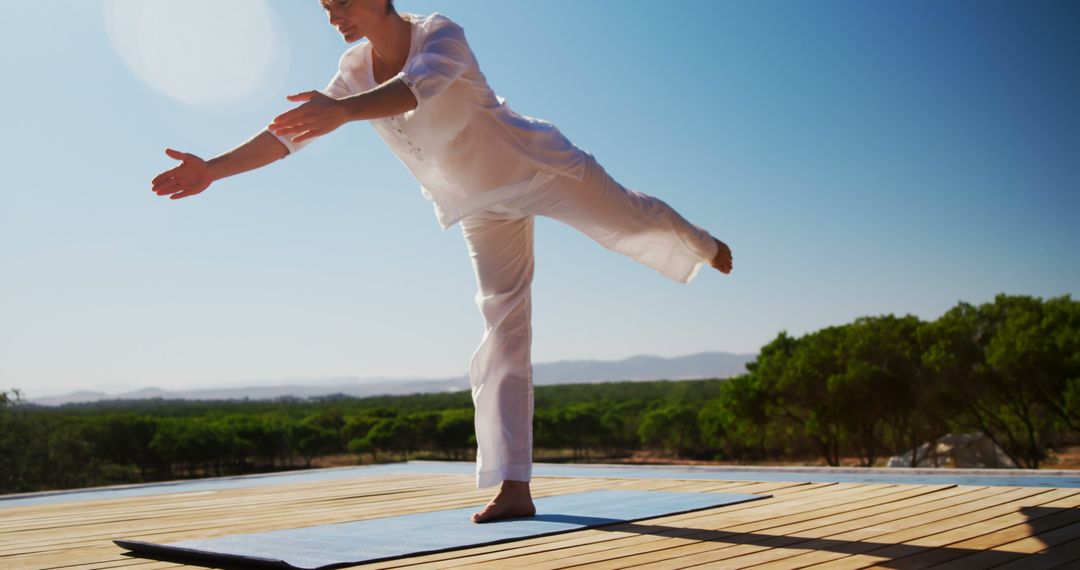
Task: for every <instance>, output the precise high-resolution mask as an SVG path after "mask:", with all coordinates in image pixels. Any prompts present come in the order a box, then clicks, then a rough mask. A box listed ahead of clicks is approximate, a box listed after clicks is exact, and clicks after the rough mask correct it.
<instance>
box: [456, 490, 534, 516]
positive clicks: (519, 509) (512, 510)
mask: <svg viewBox="0 0 1080 570" xmlns="http://www.w3.org/2000/svg"><path fill="white" fill-rule="evenodd" d="M535 514H536V507H535V506H534V505H533V502H532V494H531V493H530V492H529V482H528V481H509V480H507V481H503V484H502V488H501V489H499V493H498V494H497V495H495V498H493V499H491V501H490V502H489V503H488V504H487V505H486V506H485V507H484V508H483V509H481V510H480V512H476V513H473V516H472V522H474V523H484V522H491V521H495V520H499V519H510V518H515V517H531V516H533V515H535Z"/></svg>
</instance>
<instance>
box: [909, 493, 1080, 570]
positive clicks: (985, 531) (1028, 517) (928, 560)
mask: <svg viewBox="0 0 1080 570" xmlns="http://www.w3.org/2000/svg"><path fill="white" fill-rule="evenodd" d="M1077 506H1080V491H1078V493H1075V494H1073V495H1071V496H1068V497H1065V498H1063V499H1060V500H1057V501H1051V502H1049V503H1045V504H1042V505H1040V506H1038V507H1034V508H1021V509H1020V510H1018V511H1016V512H1013V513H1009V514H1006V515H1003V516H999V517H995V518H993V519H989V520H986V521H980V522H977V523H974V524H970V525H966V526H963V527H960V528H957V529H954V530H952V531H948V532H945V533H942V534H940V535H937V536H935V537H934V538H935V540H938V539H940V540H942V541H953V542H946V543H945V544H942V545H940V546H937V547H932V548H930V549H928V550H924V551H922V552H919V553H917V554H914V555H911V556H906V557H896V558H893V559H892V560H890V561H889V568H895V569H904V570H907V569H913V568H928V567H931V566H934V565H938V564H945V563H947V562H949V561H952V560H956V559H959V558H961V557H964V556H967V555H970V554H974V553H987V552H990V553H998V555H997V557H996V564H985V565H984V566H987V567H988V566H996V565H997V564H1003V563H1005V562H1009V561H1010V560H1011V559H1012V557H1010V556H1007V554H1008V553H1006V552H998V551H996V550H994V549H996V548H998V547H1001V546H1003V545H1005V544H1008V543H1010V542H1014V541H1016V540H1020V539H1023V538H1025V537H1028V536H1031V535H1033V534H1035V533H1036V530H1035V529H1041V530H1042V531H1048V530H1053V529H1055V528H1058V527H1062V526H1067V525H1069V524H1071V523H1074V522H1078V521H1080V509H1077V508H1076V507H1077ZM1003 555H1005V556H1003ZM992 558H993V557H990V556H988V557H987V559H986V560H987V561H989V560H990V559H992Z"/></svg>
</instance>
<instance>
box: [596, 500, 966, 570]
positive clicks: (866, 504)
mask: <svg viewBox="0 0 1080 570" xmlns="http://www.w3.org/2000/svg"><path fill="white" fill-rule="evenodd" d="M952 488H954V487H953V486H937V485H926V486H903V487H900V488H899V490H898V491H895V492H892V493H888V492H885V491H886V490H885V489H882V492H880V493H878V494H876V495H874V496H871V497H867V498H864V499H861V500H854V498H853V499H852V500H850V501H842V502H839V503H837V504H831V505H823V506H822V508H818V509H815V510H812V511H807V512H805V513H798V514H791V515H788V516H784V517H780V518H770V519H768V523H770V526H768V527H763V526H761V527H755V530H757V531H762V530H769V531H770V534H779V533H780V532H783V533H785V534H786V533H789V532H796V531H797V529H800V528H803V527H806V526H807V525H806V524H801V523H813V524H820V523H821V521H824V520H826V519H830V518H831V520H834V521H835V520H842V519H845V518H846V519H858V518H861V517H863V516H865V512H866V511H872V512H876V511H877V510H880V509H882V508H888V507H889V506H890V505H891V506H893V507H894V508H895V505H898V504H903V502H904V501H912V500H923V499H925V498H926V496H927V495H930V494H933V493H940V492H942V491H946V490H948V489H952ZM934 496H935V497H937V496H940V495H934ZM715 523H716V521H715V519H714V520H710V521H706V525H705V526H709V527H713V526H715ZM737 528H738V527H735V526H727V525H725V526H724V527H723V528H722V529H721V528H715V529H709V530H702V529H694V528H689V529H686V531H687V532H686V533H685V534H683V535H682V537H683V538H685V539H691V540H692V542H682V543H678V542H677V543H668V544H657V545H655V546H656V547H657V548H655V549H653V550H651V551H650V552H630V553H629V555H628V558H619V559H612V560H604V561H600V562H593V563H589V564H585V565H583V566H582V567H583V568H590V569H595V570H600V569H603V568H627V567H635V566H641V565H645V564H655V563H659V562H663V561H667V560H671V559H673V558H679V557H681V556H686V555H688V554H690V553H692V552H694V551H697V552H701V551H716V550H719V549H721V548H724V547H723V546H718V545H716V544H715V542H714V541H713V539H718V540H721V541H723V540H724V537H723V536H721V535H716V532H718V531H734V530H736V529H737ZM776 529H783V530H776ZM747 535H748V536H747V537H745V538H744V539H737V538H729V540H731V541H732V543H734V544H746V543H749V542H751V541H752V540H753V538H752V534H750V533H747ZM734 536H739V535H738V534H736V535H734ZM795 540H798V539H795ZM697 547H705V548H697ZM679 564H681V562H675V565H679Z"/></svg>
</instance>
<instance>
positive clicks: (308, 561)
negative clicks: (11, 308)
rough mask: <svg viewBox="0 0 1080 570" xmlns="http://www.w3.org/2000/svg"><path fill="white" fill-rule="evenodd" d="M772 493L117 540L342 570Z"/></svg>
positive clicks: (609, 494)
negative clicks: (489, 518) (501, 516)
mask: <svg viewBox="0 0 1080 570" xmlns="http://www.w3.org/2000/svg"><path fill="white" fill-rule="evenodd" d="M769 496H770V495H747V494H730V493H728V494H721V493H676V492H668V491H615V490H602V491H588V492H584V493H571V494H567V495H556V496H552V497H541V498H538V499H535V500H534V502H535V504H536V516H534V517H528V518H518V519H505V520H501V521H495V522H490V523H484V524H476V523H473V522H471V521H470V520H469V516H470V515H471V514H472V513H473V512H475V511H476V510H477V509H476V508H474V507H469V508H463V509H450V510H444V511H432V512H426V513H415V514H410V515H402V516H396V517H386V518H379V519H367V520H362V521H356V522H347V523H337V524H328V525H321V526H313V527H306V528H294V529H287V530H275V531H270V532H259V533H253V534H235V535H231V536H222V537H218V538H208V539H203V540H185V541H181V542H173V543H170V544H154V543H151V542H144V541H138V540H115V541H113V542H115V543H116V544H118V545H120V546H122V547H124V548H127V549H128V550H131V551H133V552H135V553H137V554H139V555H141V556H147V557H150V558H164V559H169V560H172V559H183V560H190V561H200V560H201V561H203V562H206V563H210V564H229V563H232V564H240V565H244V566H252V565H259V566H269V567H275V568H298V569H303V570H312V569H322V568H337V567H340V566H349V565H353V564H358V563H362V562H375V561H377V560H388V559H393V558H402V557H406V556H417V555H421V554H431V553H433V552H443V551H447V550H457V549H461V548H469V547H473V546H480V545H484V544H495V543H499V542H509V541H513V540H521V539H524V538H532V537H537V536H544V535H549V534H558V533H562V532H569V531H574V530H581V529H585V528H591V527H597V526H603V525H609V524H615V523H623V522H630V521H635V520H641V519H650V518H656V517H660V516H664V515H673V514H679V513H686V512H690V511H697V510H701V509H708V508H712V507H719V506H724V505H732V504H735V503H742V502H746V501H753V500H756V499H764V498H767V497H769Z"/></svg>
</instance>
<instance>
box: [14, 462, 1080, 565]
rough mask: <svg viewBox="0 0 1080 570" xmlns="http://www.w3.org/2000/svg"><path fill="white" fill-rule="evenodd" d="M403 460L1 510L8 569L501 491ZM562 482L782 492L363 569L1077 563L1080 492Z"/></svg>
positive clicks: (551, 478)
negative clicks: (131, 545) (136, 544)
mask: <svg viewBox="0 0 1080 570" xmlns="http://www.w3.org/2000/svg"><path fill="white" fill-rule="evenodd" d="M398 465H399V467H398V468H394V467H393V466H384V467H383V468H381V469H373V470H368V471H364V470H357V469H354V470H344V471H342V470H338V471H334V470H326V472H327V473H330V474H331V475H333V476H327V477H322V476H319V477H306V478H300V479H297V478H289V477H278V478H246V479H230V480H228V481H230V482H232V483H233V484H229V485H217V486H215V485H212V484H211V485H203V486H185V485H177V486H156V487H149V488H151V489H154V490H155V491H154V492H155V493H157V494H139V493H134V494H131V493H128V494H124V493H108V492H102V493H97V494H94V493H90V494H84V495H75V494H72V495H57V496H54V497H52V498H53V499H54V500H52V501H39V502H20V501H11V500H8V501H0V568H4V569H15V568H35V569H38V568H132V569H133V570H143V569H145V570H149V569H158V568H207V567H211V566H195V565H185V564H180V563H176V562H161V561H154V560H148V559H144V558H134V557H132V556H129V555H126V554H125V551H124V549H122V548H120V547H118V546H115V545H114V544H113V543H112V539H114V538H134V539H137V540H146V541H153V542H174V541H178V540H185V539H195V538H209V537H216V536H223V535H229V534H237V533H246V532H259V531H268V530H276V529H286V528H296V527H303V526H313V525H320V524H328V523H337V522H347V521H355V520H360V519H369V518H378V517H388V516H395V515H402V514H408V513H417V512H425V511H434V510H443V509H453V508H461V507H471V506H477V507H478V506H480V505H482V504H483V503H484V502H485V501H486V500H487V499H488V498H489V495H490V490H482V491H478V490H476V489H475V488H474V479H473V477H472V476H471V475H469V474H468V473H465V472H463V468H462V465H460V464H448V465H450V466H452V467H453V468H448V469H447V470H446V471H447V473H444V474H440V473H436V472H434V471H437V470H438V469H437V464H434V467H433V464H423V467H422V468H415V466H414V467H412V468H411V467H410V465H413V464H398ZM552 472H556V473H559V475H551V474H547V475H545V474H544V470H542V469H538V470H537V472H536V473H534V479H533V494H534V496H538V497H540V496H547V495H558V494H564V493H571V492H576V491H587V490H595V489H633V490H667V491H696V492H718V493H763V494H770V495H772V497H771V498H768V499H764V500H759V501H752V502H749V503H742V504H737V505H730V506H725V507H719V508H714V509H708V510H704V511H697V512H693V513H688V514H683V515H675V516H664V517H659V518H655V519H650V520H646V521H638V522H634V523H623V524H615V525H611V526H606V527H602V528H597V529H590V530H582V531H576V532H570V533H566V534H559V535H553V536H546V537H540V538H532V539H525V540H520V541H517V542H510V543H504V544H497V545H489V546H480V547H473V548H467V549H462V550H456V551H452V552H444V553H440V554H432V555H422V556H416V557H410V558H403V559H398V560H393V561H384V562H376V563H371V564H363V565H360V566H357V567H359V568H365V569H374V568H451V567H453V568H456V567H467V568H522V567H527V568H570V567H574V568H578V567H581V568H596V569H599V568H633V567H639V566H640V567H648V568H688V567H702V568H747V567H753V568H808V567H812V568H875V567H876V568H925V567H933V566H937V565H940V566H942V567H946V568H1023V569H1028V568H1059V567H1061V568H1066V567H1074V568H1076V567H1080V509H1078V508H1077V507H1078V506H1080V488H1076V487H1053V486H1038V487H1036V486H1016V485H1012V486H1001V485H993V486H991V485H981V484H970V483H964V484H952V483H948V482H945V483H927V482H919V483H880V482H875V483H867V482H828V481H821V480H820V479H822V478H823V477H821V476H817V477H812V478H811V477H807V480H804V481H798V480H784V481H753V480H738V481H735V480H730V481H725V480H720V479H717V478H715V477H712V478H709V477H702V476H700V474H696V473H694V472H689V471H686V472H682V477H683V478H679V477H678V476H671V472H663V471H661V470H656V471H652V472H651V473H652V474H654V475H656V476H654V477H650V476H649V474H650V472H649V471H645V472H644V475H642V471H626V472H625V476H618V475H620V471H618V470H610V471H607V472H603V474H605V475H607V476H604V477H600V476H597V475H596V474H595V472H589V471H582V473H583V474H587V473H588V475H587V476H584V475H583V476H572V471H570V472H568V471H566V470H563V471H558V470H552ZM662 472H663V473H666V474H665V476H663V477H661V476H659V474H660V473H662ZM351 474H355V475H351ZM676 474H677V475H678V474H679V472H676ZM743 475H744V476H745V475H748V474H746V473H744V474H743ZM749 475H752V474H749ZM740 478H743V477H740ZM825 478H827V477H825ZM812 480H813V481H812ZM237 481H239V484H236V482H237ZM245 482H251V483H252V484H250V485H249V484H244V483H245ZM138 489H139V488H136V490H138Z"/></svg>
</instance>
